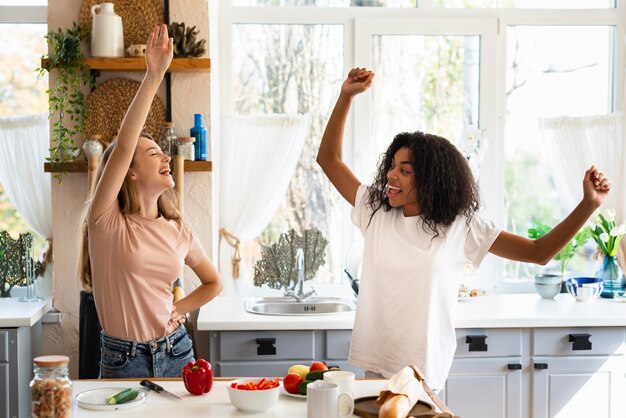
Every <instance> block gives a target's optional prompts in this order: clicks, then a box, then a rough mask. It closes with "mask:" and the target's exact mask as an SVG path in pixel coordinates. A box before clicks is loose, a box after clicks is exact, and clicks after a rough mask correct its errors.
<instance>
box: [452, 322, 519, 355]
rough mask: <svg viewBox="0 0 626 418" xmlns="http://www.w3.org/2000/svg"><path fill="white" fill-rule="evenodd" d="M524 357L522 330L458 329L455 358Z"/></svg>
mask: <svg viewBox="0 0 626 418" xmlns="http://www.w3.org/2000/svg"><path fill="white" fill-rule="evenodd" d="M521 355H522V330H521V329H508V328H507V329H490V328H488V329H484V328H483V329H481V328H471V329H457V330H456V352H455V353H454V356H455V357H501V356H504V357H506V356H521Z"/></svg>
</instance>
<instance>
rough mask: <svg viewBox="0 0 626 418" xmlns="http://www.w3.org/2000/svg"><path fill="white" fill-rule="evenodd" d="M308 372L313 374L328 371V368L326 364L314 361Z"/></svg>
mask: <svg viewBox="0 0 626 418" xmlns="http://www.w3.org/2000/svg"><path fill="white" fill-rule="evenodd" d="M309 370H310V371H312V372H315V371H317V370H328V366H327V365H326V364H324V363H322V362H321V361H314V362H313V363H311V365H310V366H309Z"/></svg>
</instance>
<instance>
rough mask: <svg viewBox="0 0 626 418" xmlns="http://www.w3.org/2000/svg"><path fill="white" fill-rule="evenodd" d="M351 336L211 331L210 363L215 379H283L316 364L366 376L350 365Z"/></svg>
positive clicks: (341, 333) (347, 332)
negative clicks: (297, 368)
mask: <svg viewBox="0 0 626 418" xmlns="http://www.w3.org/2000/svg"><path fill="white" fill-rule="evenodd" d="M351 335H352V331H351V330H328V331H323V330H293V331H291V330H290V331H284V330H280V331H277V330H273V331H272V330H269V331H265V330H263V331H261V330H259V331H219V332H218V331H211V332H210V333H209V361H210V362H211V365H212V366H213V371H214V374H215V376H229V377H240V376H244V377H253V376H258V377H274V376H280V377H282V376H284V375H285V374H286V372H287V369H288V368H289V366H291V365H294V364H304V365H308V364H310V363H311V362H312V361H314V360H317V361H324V362H326V363H327V364H328V365H329V366H339V367H340V368H342V369H344V370H352V371H355V372H356V373H357V376H362V375H363V371H362V370H359V369H355V368H353V367H351V366H349V365H348V361H347V359H348V350H349V348H350V338H351Z"/></svg>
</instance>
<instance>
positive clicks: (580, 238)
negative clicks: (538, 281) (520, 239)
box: [528, 222, 591, 282]
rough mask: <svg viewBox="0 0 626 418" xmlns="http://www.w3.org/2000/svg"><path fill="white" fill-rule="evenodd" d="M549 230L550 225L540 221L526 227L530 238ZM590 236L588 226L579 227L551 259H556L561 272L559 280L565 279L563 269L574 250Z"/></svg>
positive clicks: (542, 234)
mask: <svg viewBox="0 0 626 418" xmlns="http://www.w3.org/2000/svg"><path fill="white" fill-rule="evenodd" d="M551 230H552V227H551V226H548V225H546V224H544V223H542V222H536V223H535V227H534V228H529V229H528V238H531V239H537V238H540V237H542V236H544V235H546V234H547V233H548V232H550V231H551ZM590 236H591V232H590V231H589V229H588V228H583V229H581V230H580V231H579V232H578V233H576V235H574V238H573V239H572V240H571V241H570V242H568V243H567V245H566V246H565V247H563V249H562V250H561V251H560V252H559V253H558V254H557V255H556V256H554V259H553V260H554V261H557V262H558V264H559V272H560V273H561V282H563V281H564V280H565V277H564V276H565V270H566V269H567V266H568V264H569V263H570V261H572V258H573V257H574V254H576V250H577V249H578V248H580V247H582V246H583V245H585V243H586V242H587V240H589V237H590Z"/></svg>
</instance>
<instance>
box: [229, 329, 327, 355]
mask: <svg viewBox="0 0 626 418" xmlns="http://www.w3.org/2000/svg"><path fill="white" fill-rule="evenodd" d="M314 343H315V336H314V333H313V331H241V332H239V331H227V332H221V333H220V341H219V360H234V361H239V360H296V359H307V360H313V359H314V352H315V351H314Z"/></svg>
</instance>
